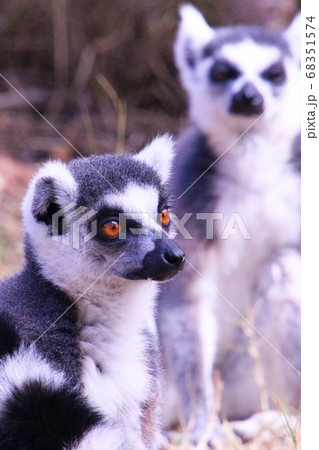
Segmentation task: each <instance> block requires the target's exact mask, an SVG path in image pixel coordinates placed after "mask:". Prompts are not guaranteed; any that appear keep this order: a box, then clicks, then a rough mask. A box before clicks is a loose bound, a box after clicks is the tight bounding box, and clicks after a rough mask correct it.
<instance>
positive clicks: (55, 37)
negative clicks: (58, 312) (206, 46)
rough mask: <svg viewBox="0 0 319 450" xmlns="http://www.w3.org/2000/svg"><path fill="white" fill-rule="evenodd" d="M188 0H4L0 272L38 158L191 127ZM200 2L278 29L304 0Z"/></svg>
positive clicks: (7, 262) (221, 16) (5, 270)
mask: <svg viewBox="0 0 319 450" xmlns="http://www.w3.org/2000/svg"><path fill="white" fill-rule="evenodd" d="M181 3H183V2H181V1H177V0H166V1H160V0H158V1H156V0H149V1H146V0H117V1H116V2H115V1H110V0H90V1H89V0H1V1H0V74H1V77H0V218H1V227H0V276H4V275H7V274H9V273H12V271H14V270H15V269H16V268H17V267H18V266H19V265H20V261H21V255H22V244H21V242H22V239H23V232H22V228H21V225H20V202H21V199H22V196H23V194H24V192H25V188H26V185H27V183H28V181H29V179H30V177H31V176H32V173H33V172H34V170H35V169H36V167H37V164H38V163H39V162H41V161H43V160H46V159H47V158H60V159H62V160H69V159H70V158H72V157H74V156H77V153H76V151H75V149H77V150H78V151H80V152H81V154H83V155H87V154H93V153H102V152H121V151H123V148H125V149H126V150H127V151H131V150H133V149H134V150H137V149H138V148H140V147H141V146H142V145H143V144H144V143H145V142H146V141H148V140H150V139H151V138H152V137H154V136H155V135H156V134H157V133H161V132H166V131H170V132H172V133H173V134H177V133H178V132H179V131H180V130H181V129H183V128H184V127H185V126H186V123H187V119H186V106H187V105H186V99H185V96H184V93H183V91H182V89H181V88H180V85H179V82H178V76H177V72H176V68H175V66H174V62H173V54H172V45H173V41H174V36H175V33H176V28H177V24H178V6H179V4H181ZM193 3H194V5H195V6H197V7H198V8H199V9H200V10H201V11H202V12H203V13H204V15H205V16H206V18H207V20H208V22H209V23H210V24H211V25H214V26H218V25H227V24H235V23H255V24H263V25H267V26H270V27H272V28H275V29H282V28H284V27H285V26H286V25H287V24H288V23H289V22H290V21H291V19H292V17H293V16H294V15H295V13H296V11H297V10H298V8H299V6H300V5H299V3H298V1H297V0H264V1H263V2H261V1H255V0H210V1H204V0H197V1H194V2H193ZM3 77H4V78H3ZM6 80H7V81H6ZM15 89H16V90H17V91H18V92H19V93H20V94H18V93H17V92H16V90H15ZM27 101H28V102H30V104H31V105H32V106H31V105H30V104H29V103H28V102H27ZM36 111H38V112H36ZM39 113H40V114H42V115H43V116H44V117H45V118H46V119H47V120H48V121H49V122H50V123H51V124H52V125H53V127H54V128H56V130H57V131H56V130H55V129H53V128H52V127H51V126H50V125H49V124H48V123H47V122H46V121H45V120H44V119H43V118H42V117H41V116H40V115H39ZM59 133H61V135H63V136H64V138H65V140H64V139H62V137H61V135H59ZM67 141H68V142H69V143H70V144H71V145H70V144H69V143H68V142H67Z"/></svg>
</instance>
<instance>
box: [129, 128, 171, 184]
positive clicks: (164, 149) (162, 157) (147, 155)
mask: <svg viewBox="0 0 319 450" xmlns="http://www.w3.org/2000/svg"><path fill="white" fill-rule="evenodd" d="M173 157H174V142H173V139H172V138H171V137H170V136H169V135H168V134H165V135H163V136H159V137H157V138H156V139H154V140H153V141H152V142H151V143H150V144H149V145H147V146H146V147H145V148H144V149H143V150H142V151H141V152H139V153H138V154H136V155H134V158H135V159H137V160H139V161H142V162H144V163H145V164H147V165H148V166H150V167H152V168H153V169H154V170H155V171H156V172H157V173H158V174H159V176H160V178H161V180H162V181H163V183H165V182H166V181H167V180H168V178H169V175H170V169H171V162H172V159H173Z"/></svg>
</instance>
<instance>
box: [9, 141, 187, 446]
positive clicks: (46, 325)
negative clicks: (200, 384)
mask: <svg viewBox="0 0 319 450" xmlns="http://www.w3.org/2000/svg"><path fill="white" fill-rule="evenodd" d="M171 158H172V144H171V142H170V140H169V139H168V138H166V137H163V138H158V139H157V140H155V141H154V142H153V143H151V144H150V146H149V147H147V148H146V149H144V151H142V152H141V153H139V154H138V155H136V156H134V157H133V156H122V157H121V156H120V157H118V156H99V157H91V158H88V159H87V160H86V161H85V160H74V161H73V162H71V163H70V164H68V165H64V164H61V163H57V162H50V163H48V164H47V165H45V166H44V167H43V168H42V169H41V170H40V171H39V173H38V174H37V175H36V177H35V179H34V180H33V182H32V183H31V185H30V188H29V191H28V194H27V196H26V198H25V201H24V205H23V213H24V224H25V229H26V253H25V261H26V262H25V267H24V269H23V270H22V272H21V273H20V274H18V275H16V276H14V277H13V278H11V279H8V280H6V281H4V282H3V283H2V284H1V288H0V320H1V325H2V326H1V344H0V356H1V365H0V371H1V374H0V377H1V378H0V448H1V449H3V450H4V449H6V450H10V449H12V450H13V449H15V450H17V449H21V450H22V449H24V450H28V449H30V450H31V449H32V450H36V449H39V450H40V449H41V450H43V449H55V450H57V449H61V450H62V449H85V450H88V449H94V450H102V449H103V450H105V449H112V450H116V449H119V450H120V449H121V450H124V449H127V450H131V449H133V448H136V449H156V448H158V445H159V443H158V433H159V425H158V405H159V397H160V380H161V370H160V364H159V354H158V343H157V333H156V328H155V323H154V301H155V296H156V293H157V283H156V280H157V281H162V280H166V279H167V278H170V277H172V276H174V275H175V274H176V273H177V272H178V270H179V269H180V268H181V263H182V260H183V253H182V251H181V250H180V249H179V247H177V245H175V244H174V243H173V242H172V241H171V240H169V239H168V237H167V234H169V229H170V225H169V224H168V223H165V232H166V234H165V233H164V234H163V238H162V239H155V232H156V231H157V232H160V231H163V230H162V228H163V226H162V225H161V223H160V221H159V219H158V218H159V216H160V214H161V211H162V210H163V209H164V210H165V211H166V209H165V208H167V207H168V197H167V193H166V190H165V187H164V185H165V181H166V179H167V177H168V172H169V165H170V160H171ZM121 214H123V215H124V216H125V220H126V221H127V224H128V225H129V228H128V231H127V234H126V238H125V239H120V236H119V235H116V231H118V233H120V232H122V231H121V225H120V223H119V221H120V218H119V217H120V215H121ZM58 216H60V218H59V219H58ZM146 216H147V217H146ZM54 217H55V218H56V220H54ZM132 227H133V228H134V227H135V228H137V229H140V231H141V230H142V231H143V232H142V233H133V231H131V228H132ZM114 233H115V235H114Z"/></svg>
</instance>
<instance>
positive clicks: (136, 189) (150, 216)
mask: <svg viewBox="0 0 319 450" xmlns="http://www.w3.org/2000/svg"><path fill="white" fill-rule="evenodd" d="M158 201H159V194H158V190H157V189H156V188H155V187H152V186H146V185H144V186H141V185H138V184H136V183H130V184H128V185H127V186H126V187H125V189H124V192H121V195H117V194H107V195H106V196H105V197H104V202H105V204H106V205H109V206H111V207H114V208H115V209H117V208H118V209H119V210H123V211H125V213H127V214H128V215H129V214H131V215H132V218H133V219H137V220H140V221H141V222H142V224H143V226H144V227H145V228H146V229H153V230H158V231H160V230H161V226H160V225H159V223H158V212H157V206H158Z"/></svg>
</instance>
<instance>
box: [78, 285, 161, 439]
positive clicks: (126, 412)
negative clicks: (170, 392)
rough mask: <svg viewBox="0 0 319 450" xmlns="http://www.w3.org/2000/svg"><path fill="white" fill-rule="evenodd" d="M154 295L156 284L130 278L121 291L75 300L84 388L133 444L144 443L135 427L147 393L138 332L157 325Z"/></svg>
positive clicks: (142, 344) (141, 338) (144, 345)
mask: <svg viewBox="0 0 319 450" xmlns="http://www.w3.org/2000/svg"><path fill="white" fill-rule="evenodd" d="M155 294H156V285H155V283H153V282H149V281H136V282H133V281H129V282H127V283H126V286H125V287H124V288H123V290H122V291H120V292H114V293H112V292H109V293H105V292H100V294H99V297H97V296H95V297H90V296H89V295H88V296H86V297H84V298H82V299H81V300H80V302H78V303H77V308H78V309H79V314H80V346H81V352H82V355H83V376H82V381H83V385H84V392H85V394H86V395H87V397H88V398H89V400H90V402H91V403H92V404H93V405H94V406H96V407H98V409H99V410H100V411H102V412H103V413H104V415H105V417H106V418H107V417H111V418H115V419H116V420H118V422H119V426H120V428H121V430H122V433H124V434H125V435H126V441H128V442H131V443H132V448H143V447H142V444H141V442H136V441H135V439H136V429H138V427H139V420H140V405H141V403H142V402H143V401H145V399H146V398H148V396H149V395H150V393H151V392H150V375H149V373H148V371H147V366H146V353H145V352H146V343H145V341H144V339H143V336H142V332H143V331H145V330H148V331H149V332H150V333H153V331H154V329H155V326H154V319H153V308H154V304H153V299H154V297H155ZM112 296H113V298H112ZM92 324H94V326H92Z"/></svg>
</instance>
